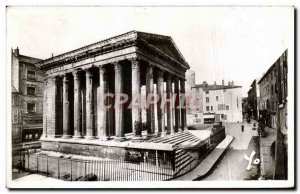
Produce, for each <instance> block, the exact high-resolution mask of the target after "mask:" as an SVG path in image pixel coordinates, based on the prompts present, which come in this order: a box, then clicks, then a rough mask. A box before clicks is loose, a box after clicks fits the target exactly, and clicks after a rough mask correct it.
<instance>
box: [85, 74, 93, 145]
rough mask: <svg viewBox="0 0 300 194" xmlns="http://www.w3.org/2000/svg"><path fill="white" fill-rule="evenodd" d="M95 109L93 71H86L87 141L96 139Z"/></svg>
mask: <svg viewBox="0 0 300 194" xmlns="http://www.w3.org/2000/svg"><path fill="white" fill-rule="evenodd" d="M93 121H94V109H93V74H92V71H91V69H87V70H86V136H85V138H86V139H95V138H96V137H95V129H94V128H95V127H94V122H93Z"/></svg>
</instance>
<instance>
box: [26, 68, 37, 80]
mask: <svg viewBox="0 0 300 194" xmlns="http://www.w3.org/2000/svg"><path fill="white" fill-rule="evenodd" d="M27 79H33V80H35V71H33V70H27Z"/></svg>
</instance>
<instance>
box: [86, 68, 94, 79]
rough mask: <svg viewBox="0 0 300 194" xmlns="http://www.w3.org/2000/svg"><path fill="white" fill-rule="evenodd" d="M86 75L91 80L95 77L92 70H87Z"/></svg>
mask: <svg viewBox="0 0 300 194" xmlns="http://www.w3.org/2000/svg"><path fill="white" fill-rule="evenodd" d="M85 73H86V75H87V76H88V77H89V78H92V77H93V76H94V75H93V71H92V69H91V68H88V69H86V70H85Z"/></svg>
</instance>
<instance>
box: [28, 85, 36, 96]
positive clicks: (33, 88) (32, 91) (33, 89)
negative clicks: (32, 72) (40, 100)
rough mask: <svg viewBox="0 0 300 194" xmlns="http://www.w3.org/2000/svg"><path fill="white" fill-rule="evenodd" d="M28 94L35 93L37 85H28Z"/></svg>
mask: <svg viewBox="0 0 300 194" xmlns="http://www.w3.org/2000/svg"><path fill="white" fill-rule="evenodd" d="M27 95H35V87H34V86H27Z"/></svg>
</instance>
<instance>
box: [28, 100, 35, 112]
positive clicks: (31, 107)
mask: <svg viewBox="0 0 300 194" xmlns="http://www.w3.org/2000/svg"><path fill="white" fill-rule="evenodd" d="M27 112H28V113H31V112H35V103H34V102H29V103H27Z"/></svg>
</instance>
